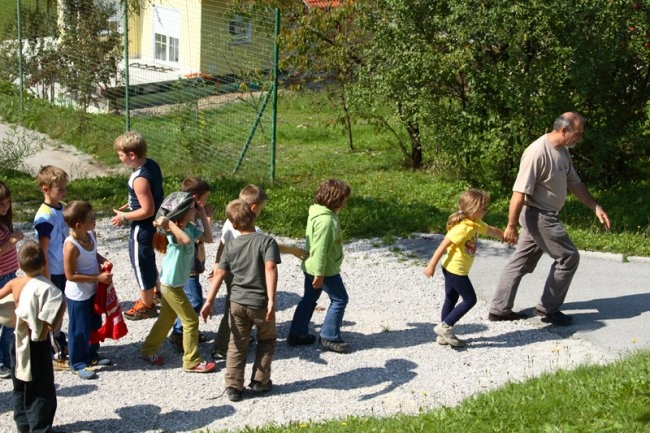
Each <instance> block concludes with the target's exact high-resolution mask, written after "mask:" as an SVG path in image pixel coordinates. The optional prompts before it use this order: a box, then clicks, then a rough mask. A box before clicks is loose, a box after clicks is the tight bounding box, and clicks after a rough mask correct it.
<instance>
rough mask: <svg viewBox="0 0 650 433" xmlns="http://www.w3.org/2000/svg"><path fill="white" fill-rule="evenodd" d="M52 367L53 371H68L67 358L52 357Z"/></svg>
mask: <svg viewBox="0 0 650 433" xmlns="http://www.w3.org/2000/svg"><path fill="white" fill-rule="evenodd" d="M52 369H53V370H54V371H68V370H70V363H69V362H68V360H67V359H53V360H52Z"/></svg>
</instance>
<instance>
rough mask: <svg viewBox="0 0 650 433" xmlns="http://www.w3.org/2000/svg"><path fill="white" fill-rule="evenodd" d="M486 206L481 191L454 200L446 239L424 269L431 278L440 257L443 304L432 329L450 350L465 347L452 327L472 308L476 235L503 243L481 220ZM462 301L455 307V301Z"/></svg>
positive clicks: (487, 198) (497, 232)
mask: <svg viewBox="0 0 650 433" xmlns="http://www.w3.org/2000/svg"><path fill="white" fill-rule="evenodd" d="M489 204H490V196H489V195H488V193H486V192H485V191H481V190H478V189H474V188H470V189H468V190H467V191H465V192H463V193H462V194H461V196H460V198H459V199H458V211H457V212H456V213H453V214H451V215H449V218H448V220H447V235H446V236H445V238H444V239H443V240H442V242H441V243H440V245H438V248H437V249H436V251H435V252H434V253H433V256H432V257H431V260H430V261H429V264H428V265H427V267H426V268H425V269H424V274H425V275H426V276H427V277H432V276H433V274H434V273H435V270H436V266H437V264H438V262H439V261H440V259H441V258H442V256H443V255H444V254H445V252H446V253H447V256H446V257H445V259H444V261H443V262H442V273H443V275H444V276H445V302H444V304H443V305H442V314H441V316H442V322H441V323H439V324H438V325H436V326H435V327H434V328H433V332H435V333H436V334H438V337H437V338H436V341H437V342H438V344H449V345H451V346H454V347H460V346H465V344H466V341H465V340H461V339H460V338H458V337H457V336H456V334H455V333H454V325H455V324H456V322H458V320H460V319H461V318H462V317H463V316H464V315H465V314H467V312H468V311H469V310H471V309H472V307H473V306H474V305H476V292H475V291H474V286H472V282H471V281H470V280H469V276H468V274H469V270H470V268H471V267H472V264H473V263H474V255H475V254H476V247H477V242H478V235H479V234H487V235H488V236H491V237H494V238H499V239H503V232H502V231H501V230H499V229H497V228H495V227H492V226H488V225H487V224H486V223H484V222H483V220H482V218H483V217H484V216H485V213H486V212H487V209H488V206H489ZM459 297H462V298H463V301H462V302H461V303H460V304H457V302H458V298H459Z"/></svg>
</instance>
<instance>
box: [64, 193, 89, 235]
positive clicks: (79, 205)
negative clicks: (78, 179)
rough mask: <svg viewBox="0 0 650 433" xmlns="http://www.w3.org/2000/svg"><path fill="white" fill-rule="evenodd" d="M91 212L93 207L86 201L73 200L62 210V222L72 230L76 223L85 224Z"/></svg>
mask: <svg viewBox="0 0 650 433" xmlns="http://www.w3.org/2000/svg"><path fill="white" fill-rule="evenodd" d="M92 211H93V207H92V206H91V204H90V203H88V202H87V201H83V200H74V201H71V202H70V203H68V204H66V205H65V207H64V208H63V220H64V221H65V223H66V224H67V225H68V227H70V228H71V229H73V228H74V226H75V225H77V224H78V223H83V222H85V221H86V220H87V219H88V215H90V214H91V213H92Z"/></svg>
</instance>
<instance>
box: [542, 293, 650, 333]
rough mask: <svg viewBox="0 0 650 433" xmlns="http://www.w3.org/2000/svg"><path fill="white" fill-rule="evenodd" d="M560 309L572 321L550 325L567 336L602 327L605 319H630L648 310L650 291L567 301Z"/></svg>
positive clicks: (649, 306)
mask: <svg viewBox="0 0 650 433" xmlns="http://www.w3.org/2000/svg"><path fill="white" fill-rule="evenodd" d="M576 310H577V311H576ZM562 311H564V312H565V313H566V314H569V315H570V316H571V317H573V323H572V324H571V325H570V326H565V327H558V326H554V327H553V326H551V327H553V328H554V332H557V333H558V334H560V335H562V336H563V337H568V336H570V335H573V334H574V333H575V332H579V331H586V332H589V331H594V330H596V329H600V328H603V327H605V326H607V325H606V324H605V323H604V321H605V320H618V319H630V318H632V317H637V316H640V315H641V314H643V313H646V312H648V311H650V293H638V294H633V295H625V296H617V297H612V298H600V299H592V300H589V301H579V302H567V303H565V304H564V305H563V306H562Z"/></svg>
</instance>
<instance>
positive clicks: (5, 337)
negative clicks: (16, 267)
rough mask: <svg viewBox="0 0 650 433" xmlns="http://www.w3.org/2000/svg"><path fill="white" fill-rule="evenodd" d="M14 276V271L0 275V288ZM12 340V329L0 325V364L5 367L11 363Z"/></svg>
mask: <svg viewBox="0 0 650 433" xmlns="http://www.w3.org/2000/svg"><path fill="white" fill-rule="evenodd" d="M14 278H16V273H15V272H11V273H8V274H5V275H0V289H1V288H3V287H4V286H5V284H7V283H8V282H9V281H11V280H13V279H14ZM9 296H11V295H9ZM13 341H14V329H13V328H8V327H6V326H1V325H0V364H4V366H5V367H7V368H9V366H10V365H11V344H12V343H13Z"/></svg>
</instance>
